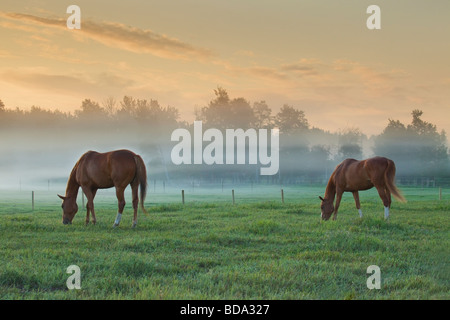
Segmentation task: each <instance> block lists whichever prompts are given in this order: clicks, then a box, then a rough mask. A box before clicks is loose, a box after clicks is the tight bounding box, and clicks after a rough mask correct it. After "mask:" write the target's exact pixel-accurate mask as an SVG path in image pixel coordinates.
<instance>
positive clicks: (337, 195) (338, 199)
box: [333, 190, 344, 220]
mask: <svg viewBox="0 0 450 320" xmlns="http://www.w3.org/2000/svg"><path fill="white" fill-rule="evenodd" d="M343 193H344V192H343V191H340V190H337V191H336V204H335V206H334V214H333V220H336V217H337V213H338V209H339V205H340V204H341V199H342V194H343Z"/></svg>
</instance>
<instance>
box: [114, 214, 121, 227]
mask: <svg viewBox="0 0 450 320" xmlns="http://www.w3.org/2000/svg"><path fill="white" fill-rule="evenodd" d="M120 220H122V214H121V213H118V212H117V217H116V221H114V224H116V225H119V223H120Z"/></svg>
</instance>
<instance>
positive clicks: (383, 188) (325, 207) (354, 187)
mask: <svg viewBox="0 0 450 320" xmlns="http://www.w3.org/2000/svg"><path fill="white" fill-rule="evenodd" d="M394 180H395V164H394V161H392V160H390V159H388V158H384V157H374V158H370V159H366V160H362V161H358V160H355V159H346V160H344V161H342V163H341V164H339V165H338V166H337V167H336V169H335V170H334V172H333V173H332V174H331V177H330V179H329V181H328V184H327V188H326V190H325V195H324V197H323V198H322V197H319V198H320V200H322V203H321V206H320V209H321V217H322V219H323V220H328V219H330V217H331V214H332V213H333V212H334V215H333V220H336V216H337V213H338V209H339V205H340V203H341V199H342V194H343V193H344V192H347V191H348V192H352V193H353V197H354V199H355V203H356V208H357V209H358V212H359V215H360V217H362V211H361V205H360V203H359V194H358V191H361V190H368V189H371V188H373V187H375V188H376V189H377V191H378V194H379V196H380V198H381V200H382V201H383V205H384V218H385V219H388V218H389V209H390V207H391V202H392V200H391V193H392V195H393V196H394V197H395V198H397V199H398V200H399V201H401V202H406V200H405V198H404V197H403V196H402V194H401V193H400V191H399V190H398V189H397V187H396V186H395V182H394ZM335 198H336V205H335V206H334V205H333V203H334V199H335Z"/></svg>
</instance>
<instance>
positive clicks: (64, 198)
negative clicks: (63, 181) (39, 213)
mask: <svg viewBox="0 0 450 320" xmlns="http://www.w3.org/2000/svg"><path fill="white" fill-rule="evenodd" d="M58 197H60V198H61V199H63V200H66V197H63V196H60V195H59V194H58Z"/></svg>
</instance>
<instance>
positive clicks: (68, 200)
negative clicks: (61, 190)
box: [58, 194, 78, 224]
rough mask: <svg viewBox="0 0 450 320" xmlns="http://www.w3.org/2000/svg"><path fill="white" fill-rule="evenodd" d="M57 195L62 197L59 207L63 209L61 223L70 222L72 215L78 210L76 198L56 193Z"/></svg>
mask: <svg viewBox="0 0 450 320" xmlns="http://www.w3.org/2000/svg"><path fill="white" fill-rule="evenodd" d="M58 197H60V198H61V199H62V201H63V202H62V205H61V208H62V209H63V215H62V222H63V224H72V220H73V217H75V214H76V213H77V211H78V205H77V201H76V198H73V197H63V196H60V195H59V194H58Z"/></svg>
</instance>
